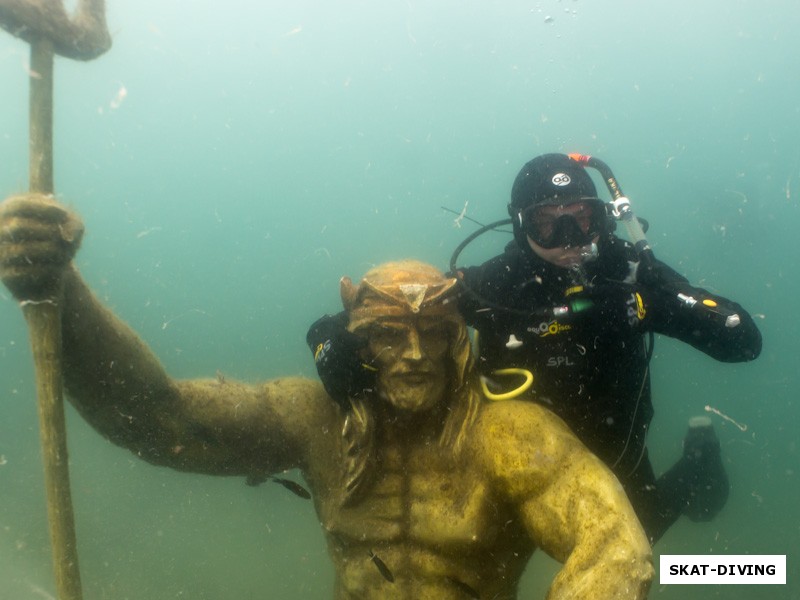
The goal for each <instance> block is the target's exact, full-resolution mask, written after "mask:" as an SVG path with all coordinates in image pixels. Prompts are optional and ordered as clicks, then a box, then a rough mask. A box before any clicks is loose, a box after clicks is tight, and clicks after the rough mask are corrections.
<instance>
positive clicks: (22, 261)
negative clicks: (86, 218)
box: [0, 194, 83, 301]
mask: <svg viewBox="0 0 800 600" xmlns="http://www.w3.org/2000/svg"><path fill="white" fill-rule="evenodd" d="M82 237H83V223H82V222H81V220H80V217H78V215H76V214H75V213H74V212H72V211H70V210H69V209H67V208H65V207H64V206H62V205H60V204H59V203H58V202H56V201H55V200H54V199H53V198H52V197H51V196H45V195H42V194H25V195H21V196H12V197H11V198H8V199H6V200H5V201H3V202H2V203H0V279H2V280H3V283H4V284H5V285H6V287H7V288H8V289H9V290H10V291H11V293H12V294H13V295H14V297H15V298H16V299H17V300H19V301H23V300H33V301H39V300H46V299H52V298H55V297H56V296H57V295H58V293H59V289H60V281H61V277H62V275H63V272H64V269H65V268H66V267H67V265H69V263H70V261H71V260H72V258H73V257H74V256H75V253H76V252H77V250H78V247H79V246H80V243H81V239H82Z"/></svg>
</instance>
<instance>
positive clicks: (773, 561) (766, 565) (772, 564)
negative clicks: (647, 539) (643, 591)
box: [659, 554, 786, 585]
mask: <svg viewBox="0 0 800 600" xmlns="http://www.w3.org/2000/svg"><path fill="white" fill-rule="evenodd" d="M659 575H660V576H659V580H660V582H661V583H662V584H695V585H697V584H737V583H739V584H749V585H753V584H775V585H781V584H786V555H785V554H759V555H748V554H741V555H720V556H709V555H702V554H662V555H661V557H660V573H659Z"/></svg>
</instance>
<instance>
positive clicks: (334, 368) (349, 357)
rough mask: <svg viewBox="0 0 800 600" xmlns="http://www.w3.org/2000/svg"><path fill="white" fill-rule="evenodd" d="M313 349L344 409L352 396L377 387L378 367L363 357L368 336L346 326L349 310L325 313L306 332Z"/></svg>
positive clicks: (327, 383)
mask: <svg viewBox="0 0 800 600" xmlns="http://www.w3.org/2000/svg"><path fill="white" fill-rule="evenodd" d="M306 343H308V347H309V348H311V352H313V353H314V363H315V364H316V366H317V373H319V378H320V380H322V385H323V386H325V391H327V392H328V394H329V395H330V397H331V398H333V399H334V400H335V401H336V403H337V404H338V405H339V406H341V407H342V408H344V409H345V410H347V409H349V408H350V403H349V401H348V399H349V398H358V397H360V396H362V395H364V394H366V393H368V392H371V391H372V390H373V389H374V387H375V375H376V370H375V368H374V367H372V366H370V365H368V364H366V363H364V361H363V360H362V359H361V350H362V349H363V348H364V347H365V346H366V345H367V340H366V339H365V338H363V337H361V336H359V335H356V334H354V333H351V332H350V331H348V330H347V313H345V312H340V313H339V314H336V315H325V316H324V317H322V318H320V319H318V320H317V321H316V322H315V323H314V324H313V325H312V326H311V327H310V328H309V330H308V333H307V334H306Z"/></svg>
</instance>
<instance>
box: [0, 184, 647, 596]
mask: <svg viewBox="0 0 800 600" xmlns="http://www.w3.org/2000/svg"><path fill="white" fill-rule="evenodd" d="M82 232H83V227H82V224H81V222H80V219H79V218H78V217H77V215H75V214H74V213H73V212H71V211H69V210H67V209H65V208H63V207H62V206H60V205H59V204H57V203H56V202H55V201H53V200H52V199H50V198H48V197H44V196H38V195H28V196H18V197H14V198H10V199H8V200H6V201H5V202H4V203H3V204H0V276H2V279H3V281H4V283H5V284H6V286H7V287H8V289H9V290H10V291H11V292H12V293H13V294H14V296H15V297H16V298H17V300H19V301H20V302H21V303H23V304H24V303H28V302H55V303H58V305H59V306H60V308H61V313H62V323H63V324H62V332H61V333H62V346H63V378H64V384H65V388H66V390H67V392H68V394H69V398H70V401H71V402H72V404H73V405H74V406H75V408H76V409H77V410H78V411H79V412H80V414H81V415H82V416H83V418H84V419H86V420H87V421H88V422H89V423H90V424H91V425H92V426H93V427H94V428H95V429H96V430H97V431H99V432H100V433H102V434H103V435H104V436H106V437H107V438H108V439H109V440H110V441H112V442H113V443H115V444H118V445H120V446H122V447H125V448H127V449H129V450H130V451H131V452H133V453H134V454H135V455H137V456H139V457H141V458H142V459H144V460H146V461H148V462H150V463H153V464H156V465H162V466H166V467H171V468H173V469H176V470H180V471H189V472H195V473H204V474H208V475H225V476H238V477H243V478H246V479H247V480H248V481H250V482H258V481H262V480H265V479H267V478H269V477H271V476H274V475H278V474H280V473H282V472H283V471H285V470H287V469H299V470H300V472H301V473H302V475H303V477H304V478H305V481H306V482H307V484H308V487H309V490H310V493H311V495H312V498H313V502H314V505H315V508H316V511H317V514H318V516H319V520H320V523H321V525H322V527H323V528H324V534H325V538H326V540H327V545H328V550H329V554H330V556H331V559H332V560H333V563H334V565H335V569H336V582H335V590H334V594H333V596H334V597H335V598H337V599H355V598H360V599H361V598H381V599H386V598H388V599H393V598H398V599H399V598H406V599H414V600H425V599H430V600H434V599H435V600H447V599H454V600H455V599H458V598H484V599H487V600H488V599H492V598H494V599H512V598H516V596H517V586H518V584H519V581H520V577H521V575H522V573H523V571H524V569H525V567H526V564H527V562H528V560H529V558H530V557H531V555H532V553H533V552H534V550H535V549H536V548H541V549H542V550H544V551H545V552H546V553H547V554H549V555H550V556H552V557H554V558H555V559H556V560H558V561H560V562H561V563H562V568H561V570H560V571H559V572H558V573H557V575H556V576H555V578H554V580H553V582H552V584H551V587H550V592H549V595H548V598H551V599H565V598H569V599H586V600H589V599H597V600H600V599H602V600H613V599H639V598H645V597H646V595H647V590H648V588H649V585H650V581H651V578H652V576H653V568H652V564H651V560H652V559H651V551H650V546H649V543H648V540H647V538H646V537H645V535H644V532H643V531H642V528H641V526H640V525H639V522H638V521H637V519H636V516H635V514H634V512H633V509H632V508H631V505H630V504H629V502H628V500H627V498H626V496H625V493H624V491H623V490H622V487H621V486H620V484H619V482H618V481H617V480H616V479H615V478H614V476H613V475H612V474H611V472H610V471H609V470H608V468H606V467H605V466H604V465H603V464H602V462H600V460H598V459H597V458H596V457H595V456H594V455H592V454H591V453H590V452H589V451H588V450H587V449H586V448H585V447H584V446H583V445H582V444H581V443H580V442H579V441H578V440H577V438H576V437H575V436H574V435H573V434H572V433H571V432H570V430H569V429H568V428H567V427H566V426H565V425H564V423H563V422H562V421H561V420H560V419H559V418H558V417H556V416H554V415H553V414H551V413H550V412H548V411H547V410H546V409H544V408H543V407H541V406H538V405H536V404H533V403H530V402H517V401H513V400H511V401H505V402H488V401H486V400H485V399H484V398H483V396H482V394H481V392H480V388H479V383H478V380H477V375H476V373H475V371H474V370H473V364H472V361H473V359H472V353H471V346H470V341H469V338H468V334H467V329H466V326H465V324H464V321H463V319H462V318H461V316H460V315H459V313H458V310H457V306H456V302H454V300H455V290H456V287H455V280H454V279H449V278H447V277H445V276H444V275H442V274H441V273H440V272H439V271H438V270H436V269H435V268H433V267H431V266H429V265H426V264H423V263H420V262H416V261H403V262H397V263H387V264H384V265H381V266H378V267H376V268H373V269H372V270H370V271H369V272H368V273H367V274H366V275H365V276H364V278H363V280H361V282H360V283H358V284H354V283H352V282H351V281H350V280H349V279H346V278H345V279H343V280H342V286H341V292H342V301H343V304H344V308H345V310H346V311H347V314H348V318H349V325H348V327H349V329H350V331H352V332H353V333H355V334H357V335H360V336H363V338H364V340H365V347H364V353H365V354H368V355H369V357H370V360H371V363H372V364H373V365H375V367H376V368H377V378H376V386H375V390H374V391H373V393H372V394H369V395H366V396H365V397H361V398H358V399H354V400H352V401H351V406H350V407H349V408H348V409H343V408H342V407H340V406H339V405H338V404H337V403H336V402H335V401H334V400H332V399H331V398H330V397H329V396H328V394H327V393H326V392H325V390H324V389H323V387H322V385H321V383H319V382H318V381H314V380H310V379H305V378H298V377H287V378H280V379H274V380H271V381H268V382H266V383H262V384H247V383H242V382H236V381H232V380H230V379H225V378H222V377H217V378H213V379H207V380H189V381H184V380H176V379H172V378H171V377H169V375H168V374H167V373H166V372H165V371H164V369H163V367H162V365H161V363H160V362H159V360H158V359H157V358H156V357H155V356H154V355H153V353H152V352H151V351H150V350H149V349H148V348H147V346H146V345H145V344H144V342H143V341H142V340H140V339H139V338H138V337H137V336H136V334H135V333H134V332H133V331H132V330H131V329H130V328H129V327H128V326H127V325H125V324H124V323H123V322H122V321H120V320H119V319H118V318H117V317H115V316H114V315H113V314H112V313H111V312H110V311H109V310H108V309H106V308H105V307H103V306H102V305H101V303H100V302H99V301H98V299H97V298H96V297H95V296H94V295H93V294H92V292H91V291H90V290H89V288H88V287H87V285H86V283H85V282H84V281H83V279H82V278H81V276H80V274H79V273H78V271H77V269H76V268H75V266H74V265H73V263H72V258H73V256H74V254H75V252H76V251H77V248H78V246H79V244H80V241H81V237H82ZM324 351H325V348H324V347H323V348H320V349H319V350H318V352H324ZM283 481H286V480H283ZM287 484H288V482H287ZM295 486H296V484H295ZM296 489H297V490H298V492H299V493H302V492H303V488H299V486H297V488H296Z"/></svg>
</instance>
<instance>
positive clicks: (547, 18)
mask: <svg viewBox="0 0 800 600" xmlns="http://www.w3.org/2000/svg"><path fill="white" fill-rule="evenodd" d="M553 21H555V19H554V18H553V17H551V16H550V15H547V16H546V17H545V18H544V22H545V23H548V24H549V23H552V22H553Z"/></svg>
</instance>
